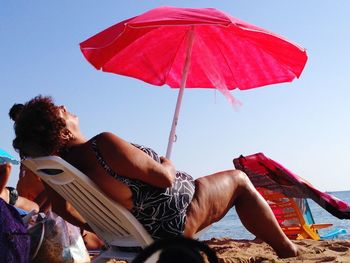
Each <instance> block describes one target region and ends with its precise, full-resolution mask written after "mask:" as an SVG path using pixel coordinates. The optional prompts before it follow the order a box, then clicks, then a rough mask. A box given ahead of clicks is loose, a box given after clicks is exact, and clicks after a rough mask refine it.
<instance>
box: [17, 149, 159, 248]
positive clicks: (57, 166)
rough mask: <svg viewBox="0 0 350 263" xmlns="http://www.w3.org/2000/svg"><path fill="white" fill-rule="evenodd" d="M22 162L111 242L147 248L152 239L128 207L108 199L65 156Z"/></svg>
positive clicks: (103, 237)
mask: <svg viewBox="0 0 350 263" xmlns="http://www.w3.org/2000/svg"><path fill="white" fill-rule="evenodd" d="M23 164H24V165H25V166H26V167H28V168H29V169H30V170H32V171H33V172H34V173H36V174H37V175H38V176H40V178H41V179H42V180H44V181H45V182H46V183H47V184H48V185H49V186H50V187H52V188H53V189H54V190H55V191H56V192H57V193H58V194H60V195H61V196H62V197H63V198H64V199H65V200H66V201H68V202H69V203H70V204H71V205H73V207H74V208H75V209H76V210H77V211H78V212H79V213H80V214H81V216H82V217H83V218H84V219H85V220H86V221H87V223H88V224H89V225H90V227H91V228H92V229H93V230H94V232H95V233H96V234H97V235H98V236H99V237H100V238H101V239H103V240H104V241H105V242H106V243H107V244H108V245H114V246H120V247H135V246H141V247H145V246H147V245H149V244H151V243H152V242H153V239H152V238H151V236H150V235H149V234H148V233H147V231H146V230H145V229H144V227H143V226H142V225H141V224H140V223H139V222H138V221H137V219H136V218H135V217H134V216H133V215H132V214H131V213H130V212H129V211H128V210H127V209H125V208H124V207H123V206H121V205H120V204H118V203H117V202H115V201H113V200H111V199H110V198H108V197H107V196H106V195H105V194H104V193H103V192H101V191H100V190H99V188H98V187H97V186H96V185H95V184H94V183H93V182H92V181H91V180H90V179H89V178H88V177H87V176H86V175H85V174H83V173H82V172H80V171H79V170H78V169H76V168H75V167H73V166H72V165H70V164H69V163H67V162H66V161H65V160H63V159H62V158H60V157H58V156H47V157H39V158H33V159H26V160H23Z"/></svg>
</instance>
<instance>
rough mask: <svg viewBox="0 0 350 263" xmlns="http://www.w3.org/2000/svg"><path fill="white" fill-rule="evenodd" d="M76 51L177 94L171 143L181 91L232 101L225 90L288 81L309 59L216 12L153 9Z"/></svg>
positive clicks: (268, 34)
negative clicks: (207, 91) (211, 92)
mask: <svg viewBox="0 0 350 263" xmlns="http://www.w3.org/2000/svg"><path fill="white" fill-rule="evenodd" d="M80 48H81V51H82V53H83V54H84V56H85V58H86V59H87V60H88V61H89V62H90V63H91V64H92V65H93V66H94V67H95V68H96V69H98V70H103V71H106V72H112V73H116V74H121V75H125V76H130V77H134V78H137V79H141V80H143V81H145V82H148V83H150V84H153V85H158V86H160V85H164V84H167V85H168V86H170V87H171V88H181V89H180V90H181V91H180V93H179V97H178V102H177V107H176V110H175V115H174V120H173V126H172V132H171V134H170V136H169V144H170V143H172V141H173V137H174V135H175V126H176V123H177V118H178V112H179V108H180V105H181V98H182V93H183V89H184V88H185V87H186V88H216V89H218V90H219V91H221V92H222V93H223V94H224V95H225V96H226V98H228V99H229V101H230V102H231V103H235V100H234V98H233V97H232V95H231V94H230V92H229V90H233V89H236V88H238V89H241V90H246V89H251V88H256V87H261V86H265V85H269V84H274V83H281V82H289V81H292V80H293V79H294V78H295V77H299V76H300V74H301V72H302V70H303V68H304V66H305V63H306V61H307V56H306V52H305V50H304V49H303V48H301V47H299V46H297V45H296V44H293V43H291V42H289V41H288V40H286V39H284V38H283V37H281V36H278V35H276V34H274V33H272V32H269V31H267V30H264V29H262V28H259V27H256V26H254V25H251V24H248V23H246V22H243V21H241V20H239V19H236V18H234V17H232V16H230V15H227V14H225V13H223V12H221V11H218V10H216V9H213V8H198V9H194V8H176V7H159V8H155V9H152V10H150V11H148V12H146V13H144V14H141V15H139V16H135V17H133V18H130V19H127V20H124V21H122V22H120V23H118V24H116V25H114V26H111V27H109V28H107V29H106V30H104V31H102V32H100V33H98V34H96V35H95V36H93V37H91V38H89V39H87V40H85V41H84V42H82V43H80ZM173 130H174V131H173ZM172 133H173V134H172ZM169 144H168V150H169V146H170V145H169ZM170 148H171V147H170ZM167 155H168V154H167Z"/></svg>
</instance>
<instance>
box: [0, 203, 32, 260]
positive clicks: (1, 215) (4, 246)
mask: <svg viewBox="0 0 350 263" xmlns="http://www.w3.org/2000/svg"><path fill="white" fill-rule="evenodd" d="M29 251H30V237H29V235H28V233H27V228H26V227H25V225H24V223H23V222H22V218H21V216H20V215H19V213H18V212H17V210H16V208H14V207H13V206H12V205H9V204H7V203H6V202H5V201H4V200H3V199H1V198H0V261H1V262H13V263H27V262H28V261H29Z"/></svg>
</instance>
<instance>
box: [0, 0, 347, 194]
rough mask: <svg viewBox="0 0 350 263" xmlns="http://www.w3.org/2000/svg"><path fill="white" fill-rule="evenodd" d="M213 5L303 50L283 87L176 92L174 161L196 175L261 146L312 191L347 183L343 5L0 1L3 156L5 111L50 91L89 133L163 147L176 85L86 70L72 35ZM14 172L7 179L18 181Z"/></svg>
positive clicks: (268, 0) (239, 0) (272, 0)
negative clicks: (174, 9)
mask: <svg viewBox="0 0 350 263" xmlns="http://www.w3.org/2000/svg"><path fill="white" fill-rule="evenodd" d="M162 5H173V6H178V7H215V8H217V9H220V10H223V11H225V12H227V13H229V14H231V15H232V16H235V17H238V18H240V19H242V20H245V21H247V22H250V23H252V24H255V25H257V26H260V27H263V28H265V29H268V30H270V31H273V32H275V33H277V34H280V35H283V36H284V37H286V38H287V39H290V40H292V41H294V42H296V43H298V44H299V45H301V46H302V47H305V48H306V49H307V53H308V57H309V60H308V62H307V65H306V67H305V70H304V72H303V74H302V75H301V78H300V79H298V80H295V81H294V82H292V83H287V84H278V85H272V86H267V87H263V88H259V89H252V90H249V91H238V90H235V91H233V92H232V94H233V95H234V96H235V97H236V98H237V99H239V100H240V101H241V102H242V103H243V107H241V109H240V110H239V111H238V112H236V111H234V110H233V109H232V108H231V106H230V105H229V104H228V103H227V101H226V99H225V98H224V97H223V96H222V95H221V94H220V93H219V92H217V93H215V92H214V91H212V90H205V89H197V90H193V91H189V90H186V91H185V95H184V100H183V104H182V110H181V113H180V120H179V125H178V130H177V135H178V140H177V142H176V143H175V145H174V148H173V153H172V160H173V162H174V163H175V165H176V166H177V168H178V169H180V170H185V171H187V172H189V173H191V174H192V175H193V176H194V177H199V176H203V175H206V174H209V173H212V172H215V171H218V170H223V169H230V168H232V159H233V158H234V157H237V156H239V155H240V154H244V155H248V154H252V153H255V152H264V153H265V154H266V155H267V156H269V157H271V158H273V159H274V160H276V161H278V162H280V163H282V164H283V165H285V166H286V167H287V168H289V169H291V170H292V171H294V172H295V173H297V174H298V175H300V176H302V177H304V178H305V179H307V180H308V181H309V182H311V183H313V184H314V185H315V186H316V187H318V188H320V189H321V190H350V179H349V176H350V172H349V171H350V169H349V157H350V153H349V151H350V140H349V135H350V125H349V113H350V110H349V109H350V103H349V98H350V89H349V74H350V30H349V28H350V16H349V13H350V1H348V0H337V1H331V0H323V1H319V0H308V1H302V0H294V1H278V0H265V1H258V0H255V1H251V0H235V1H234V0H232V1H227V0H226V1H203V0H184V1H179V0H177V1H159V0H158V1H136V0H134V1H127V2H125V1H115V0H111V1H81V0H79V1H78V0H76V1H68V0H65V1H20V0H18V1H5V0H0V72H1V73H0V91H1V93H0V94H1V102H0V135H1V136H0V147H2V148H4V149H6V150H7V151H9V152H10V153H11V154H13V155H17V154H16V152H15V151H14V150H13V149H12V146H11V145H12V140H13V138H14V134H13V130H12V122H11V121H10V120H9V118H8V110H9V108H10V107H11V106H12V105H13V104H14V103H22V102H25V101H27V100H28V99H30V98H32V97H34V96H36V95H38V94H43V95H51V96H53V98H54V99H55V101H56V102H57V103H58V104H65V105H66V106H67V107H68V109H69V110H70V111H71V112H73V113H75V114H77V115H78V116H79V118H80V122H81V128H82V131H83V132H84V133H85V135H86V136H87V137H91V136H93V135H95V134H97V133H99V132H102V131H112V132H114V133H116V134H118V135H119V136H121V137H123V138H125V139H126V140H128V141H132V142H137V143H141V144H145V145H149V146H151V147H153V148H154V149H155V150H157V151H158V152H159V153H161V154H163V155H165V150H166V145H167V139H168V133H169V130H170V125H171V120H172V116H173V111H174V107H175V101H176V96H177V91H176V90H171V89H170V88H168V87H166V86H165V87H155V86H151V85H149V84H147V83H143V82H141V81H139V80H135V79H131V78H128V77H124V76H119V75H115V74H109V73H103V72H100V71H97V70H95V69H94V68H93V67H92V66H91V65H90V64H89V63H88V62H87V61H86V60H85V59H84V58H83V56H82V54H81V53H80V50H79V43H80V42H81V41H83V40H85V39H87V38H88V37H90V36H92V35H94V34H95V33H97V32H99V31H101V30H102V29H105V28H106V27H109V26H111V25H113V24H115V23H117V22H119V21H121V20H124V19H126V18H129V17H131V16H135V15H138V14H140V13H142V12H144V11H146V10H149V9H151V8H154V7H157V6H162ZM17 174H18V168H17V167H15V168H14V171H13V175H12V178H11V181H10V184H11V185H15V184H16V180H17Z"/></svg>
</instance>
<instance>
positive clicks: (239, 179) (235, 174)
mask: <svg viewBox="0 0 350 263" xmlns="http://www.w3.org/2000/svg"><path fill="white" fill-rule="evenodd" d="M227 173H228V174H229V176H230V177H231V179H232V180H233V181H234V182H235V184H236V185H237V186H247V185H249V184H251V182H250V180H249V177H248V176H247V175H246V173H244V172H242V171H241V170H228V171H227Z"/></svg>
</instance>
